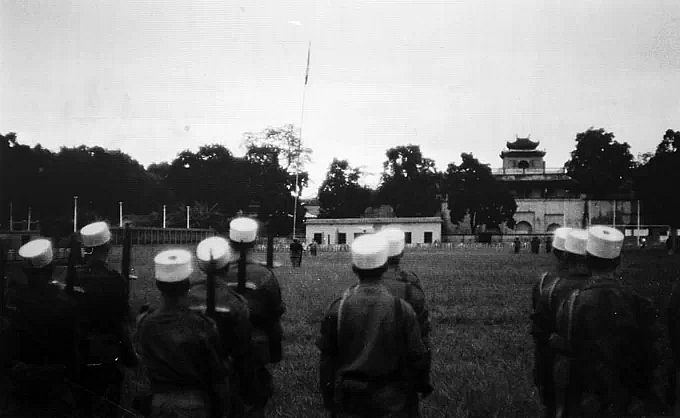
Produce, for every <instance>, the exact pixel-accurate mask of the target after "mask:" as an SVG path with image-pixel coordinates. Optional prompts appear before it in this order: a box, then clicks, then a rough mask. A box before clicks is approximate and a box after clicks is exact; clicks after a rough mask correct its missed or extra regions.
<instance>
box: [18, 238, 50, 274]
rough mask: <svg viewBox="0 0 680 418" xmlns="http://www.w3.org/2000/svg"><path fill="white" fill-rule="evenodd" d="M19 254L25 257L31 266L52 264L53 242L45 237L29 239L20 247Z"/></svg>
mask: <svg viewBox="0 0 680 418" xmlns="http://www.w3.org/2000/svg"><path fill="white" fill-rule="evenodd" d="M19 255H20V256H21V257H23V258H24V260H26V262H28V264H29V265H30V266H31V267H34V268H41V267H45V266H46V265H48V264H50V263H51V262H52V259H53V252H52V242H51V241H50V240H48V239H44V238H39V239H35V240H33V241H29V242H27V243H26V244H24V245H22V246H21V248H19Z"/></svg>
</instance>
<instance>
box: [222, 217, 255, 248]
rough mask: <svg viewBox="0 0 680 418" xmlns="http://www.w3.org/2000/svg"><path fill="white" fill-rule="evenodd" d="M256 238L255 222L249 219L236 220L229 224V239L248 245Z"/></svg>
mask: <svg viewBox="0 0 680 418" xmlns="http://www.w3.org/2000/svg"><path fill="white" fill-rule="evenodd" d="M255 238H257V221H255V220H254V219H251V218H246V217H242V218H236V219H234V220H233V221H231V222H230V223H229V239H230V240H232V241H234V242H240V243H249V242H253V241H255Z"/></svg>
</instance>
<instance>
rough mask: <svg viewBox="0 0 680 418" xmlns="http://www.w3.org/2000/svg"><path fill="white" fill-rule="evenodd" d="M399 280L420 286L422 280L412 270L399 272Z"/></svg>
mask: <svg viewBox="0 0 680 418" xmlns="http://www.w3.org/2000/svg"><path fill="white" fill-rule="evenodd" d="M399 278H400V279H401V280H402V281H404V282H406V283H411V284H417V285H420V278H419V277H418V275H417V274H416V273H414V272H412V271H410V270H401V269H400V270H399Z"/></svg>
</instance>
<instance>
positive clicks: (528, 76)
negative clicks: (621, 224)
mask: <svg viewBox="0 0 680 418" xmlns="http://www.w3.org/2000/svg"><path fill="white" fill-rule="evenodd" d="M227 3H232V4H231V5H228V4H227ZM310 41H311V68H310V73H309V83H308V85H307V89H306V99H305V103H304V113H303V112H302V99H303V91H304V75H305V67H306V61H307V46H308V43H309V42H310ZM0 60H1V62H0V89H1V91H0V133H3V134H5V133H7V132H16V133H17V134H18V138H19V141H20V142H21V143H27V144H30V145H34V144H36V143H40V144H42V145H43V146H45V147H47V148H49V149H52V150H55V151H56V150H58V148H59V146H62V145H65V146H76V145H80V144H86V145H90V146H92V145H100V146H102V147H105V148H110V149H120V150H122V151H123V152H125V153H128V154H130V155H131V156H132V157H133V158H134V159H136V160H137V161H139V162H140V163H142V164H144V165H145V166H148V165H149V164H151V163H158V162H162V161H167V162H170V161H172V159H174V157H175V156H176V155H177V153H178V152H180V151H182V150H184V149H190V150H192V151H196V150H197V149H198V147H199V146H200V145H203V144H207V143H220V144H223V145H225V146H226V147H228V148H229V149H230V150H232V152H234V153H235V154H236V155H239V156H240V155H243V153H244V150H243V148H241V142H242V139H243V133H244V132H249V131H250V132H257V131H261V130H262V129H264V128H266V127H267V126H281V125H284V124H288V123H292V124H295V125H296V126H298V127H299V126H300V124H302V126H303V132H302V136H303V141H304V142H305V144H306V145H307V146H309V147H311V148H312V149H313V151H314V153H313V155H312V159H313V163H312V164H311V165H310V166H309V167H308V170H309V171H310V173H311V180H312V182H311V184H310V189H309V190H307V191H306V192H305V193H304V195H305V196H309V195H314V194H315V193H316V190H317V189H318V187H319V185H320V184H321V182H322V181H323V178H324V176H325V172H326V170H327V168H328V165H329V164H330V162H331V161H332V159H333V157H337V158H344V159H348V160H349V162H350V164H352V165H354V166H362V167H364V168H365V170H366V171H367V172H369V173H374V176H373V177H369V178H367V179H366V181H367V182H368V183H369V184H371V185H375V184H376V183H377V179H378V175H379V174H380V172H381V170H382V162H383V161H384V160H385V151H386V150H387V149H388V148H390V147H393V146H396V145H405V144H408V143H413V144H418V145H420V146H421V149H422V150H423V153H424V154H425V156H427V157H430V158H433V159H434V160H435V162H436V164H437V167H438V168H439V169H442V170H443V169H445V168H446V165H447V164H448V163H449V162H452V161H453V162H456V163H458V162H460V154H461V153H462V152H472V153H473V154H474V155H475V156H476V157H477V158H479V159H480V160H481V161H482V162H485V163H489V164H491V165H492V166H493V167H498V166H500V165H501V160H500V157H499V154H500V152H501V151H502V149H503V148H504V146H505V143H506V141H508V140H510V141H511V140H514V138H515V135H519V136H526V135H528V134H530V135H531V139H533V140H539V141H541V145H540V148H543V149H545V150H546V151H547V155H546V164H547V166H548V167H559V166H562V165H563V164H564V162H565V161H566V160H567V159H568V158H569V152H570V151H571V150H572V149H573V148H574V145H575V143H574V137H575V135H576V133H578V132H582V131H585V130H586V129H588V128H589V127H591V126H594V127H596V128H604V129H605V130H607V131H610V132H613V133H614V134H615V136H616V139H617V140H618V141H621V142H624V141H625V142H628V143H629V144H630V145H631V148H632V149H631V151H632V153H633V154H634V155H637V154H638V153H642V152H647V151H652V150H653V149H654V147H655V146H656V144H657V143H658V142H659V141H660V140H661V138H662V136H663V133H664V132H665V131H666V129H675V130H680V87H679V86H680V2H679V1H677V0H654V1H643V0H640V1H629V0H607V1H587V2H586V1H568V2H567V1H551V2H546V1H537V0H536V1H531V0H521V1H512V2H510V1H507V0H497V1H490V0H464V1H460V0H459V1H455V0H449V1H412V2H404V1H364V2H356V1H349V0H342V1H313V0H304V1H283V2H282V1H267V2H250V1H239V0H237V1H234V2H225V1H190V2H189V1H185V0H182V1H180V0H164V1H151V0H134V1H128V0H125V1H98V0H72V1H66V0H63V1H61V0H59V1H37V0H22V1H19V0H16V1H2V2H0Z"/></svg>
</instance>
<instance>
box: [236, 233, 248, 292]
mask: <svg viewBox="0 0 680 418" xmlns="http://www.w3.org/2000/svg"><path fill="white" fill-rule="evenodd" d="M240 250H241V255H240V257H239V259H238V287H237V288H236V290H238V292H239V293H240V294H243V293H245V291H246V257H247V255H248V249H247V248H246V247H245V245H243V246H242V247H241V249H240Z"/></svg>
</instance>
